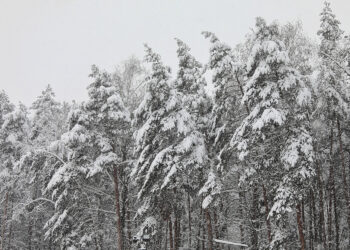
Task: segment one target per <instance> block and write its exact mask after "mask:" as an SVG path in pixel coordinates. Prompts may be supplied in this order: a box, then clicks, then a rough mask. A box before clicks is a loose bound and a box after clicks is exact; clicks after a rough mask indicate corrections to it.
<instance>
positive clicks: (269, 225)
mask: <svg viewBox="0 0 350 250" xmlns="http://www.w3.org/2000/svg"><path fill="white" fill-rule="evenodd" d="M262 189H263V195H264V203H265V215H266V226H267V238H268V240H269V243H271V241H272V238H271V223H270V219H269V212H270V209H269V203H268V199H267V194H266V189H265V186H264V184H263V185H262Z"/></svg>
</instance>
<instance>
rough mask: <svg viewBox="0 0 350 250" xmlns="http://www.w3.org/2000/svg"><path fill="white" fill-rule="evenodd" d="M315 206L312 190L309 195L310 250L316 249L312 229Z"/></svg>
mask: <svg viewBox="0 0 350 250" xmlns="http://www.w3.org/2000/svg"><path fill="white" fill-rule="evenodd" d="M312 207H313V205H312V190H310V195H309V235H308V237H309V242H310V243H309V248H310V249H314V245H313V240H314V236H313V228H312V218H313V209H312Z"/></svg>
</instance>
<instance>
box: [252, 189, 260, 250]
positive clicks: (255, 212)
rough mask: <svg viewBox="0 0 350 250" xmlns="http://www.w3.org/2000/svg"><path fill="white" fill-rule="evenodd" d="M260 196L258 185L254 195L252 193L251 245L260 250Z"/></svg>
mask: <svg viewBox="0 0 350 250" xmlns="http://www.w3.org/2000/svg"><path fill="white" fill-rule="evenodd" d="M258 219H259V196H258V188H257V184H254V187H253V193H252V207H251V221H252V225H251V244H252V249H254V250H255V249H258V245H259V237H258V229H259V221H258Z"/></svg>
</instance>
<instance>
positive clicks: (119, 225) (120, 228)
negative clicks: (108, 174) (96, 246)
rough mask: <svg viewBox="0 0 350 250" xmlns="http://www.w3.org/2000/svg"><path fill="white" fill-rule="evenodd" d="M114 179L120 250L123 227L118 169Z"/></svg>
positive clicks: (114, 173)
mask: <svg viewBox="0 0 350 250" xmlns="http://www.w3.org/2000/svg"><path fill="white" fill-rule="evenodd" d="M113 180H114V194H115V210H116V211H115V214H116V217H117V237H118V243H117V246H118V250H123V229H122V221H121V217H120V201H119V176H118V169H117V167H114V169H113Z"/></svg>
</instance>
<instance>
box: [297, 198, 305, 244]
mask: <svg viewBox="0 0 350 250" xmlns="http://www.w3.org/2000/svg"><path fill="white" fill-rule="evenodd" d="M296 210H297V223H298V232H299V240H300V249H301V250H305V249H306V247H305V238H304V232H303V222H302V214H301V208H300V203H298V204H297V206H296Z"/></svg>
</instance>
